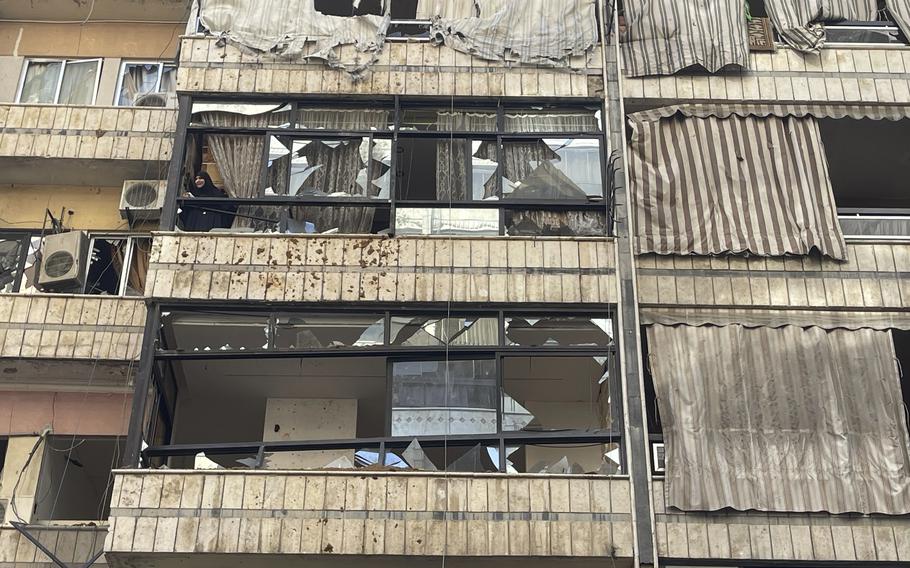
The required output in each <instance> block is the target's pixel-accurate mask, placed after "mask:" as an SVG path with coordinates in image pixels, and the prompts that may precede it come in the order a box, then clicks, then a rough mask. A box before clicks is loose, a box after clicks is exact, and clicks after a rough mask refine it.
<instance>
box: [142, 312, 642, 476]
mask: <svg viewBox="0 0 910 568" xmlns="http://www.w3.org/2000/svg"><path fill="white" fill-rule="evenodd" d="M159 309H160V311H159V312H158V313H159V314H167V313H169V312H185V313H194V312H195V313H205V314H212V313H218V314H226V315H227V314H238V315H255V314H260V315H261V314H263V313H264V311H263V310H251V309H243V308H242V307H238V306H230V305H218V304H216V305H212V304H197V303H193V304H169V305H162V306H160V308H159ZM267 313H268V314H269V317H268V320H269V322H275V321H276V318H277V316H278V314H282V315H284V314H288V313H299V314H313V315H339V316H345V315H374V314H375V315H379V314H382V316H383V321H384V326H385V327H384V335H385V340H384V345H383V346H380V347H357V348H340V349H339V348H319V349H293V350H290V349H289V350H277V349H266V350H260V351H252V350H250V351H247V350H244V351H239V350H238V351H198V352H197V351H192V352H184V351H178V350H174V349H166V348H165V349H163V348H162V342H163V337H162V335H161V330H162V329H163V328H162V327H159V331H158V334H157V339H156V349H155V353H154V364H153V366H152V367H153V369H152V374H151V375H152V376H151V378H152V382H151V385H150V387H151V392H152V393H153V400H152V401H151V402H152V409H153V410H152V411H151V412H150V413H148V414H147V415H146V416H145V417H137V416H134V417H133V420H134V421H137V420H142V421H143V423H142V424H138V426H140V427H141V431H142V432H145V433H146V436H148V438H147V439H149V440H151V439H154V437H155V436H156V435H157V433H159V432H160V433H162V434H163V437H165V438H169V437H170V435H171V433H172V431H173V420H174V418H175V416H174V414H175V408H176V400H177V399H178V398H179V396H180V395H179V391H178V389H177V385H176V382H175V381H173V380H170V381H168V375H170V376H171V377H173V369H170V370H169V369H168V367H169V366H171V365H172V364H173V363H174V362H175V361H193V360H197V361H198V360H238V359H278V358H283V359H287V358H296V359H302V358H331V357H344V358H349V357H386V373H385V381H386V385H385V388H386V400H385V404H386V408H385V412H386V425H385V432H384V436H381V437H372V438H352V439H345V440H300V441H286V442H261V441H256V442H230V443H208V444H165V445H151V444H150V445H149V447H147V448H145V449H144V450H142V452H141V458H142V464H143V465H146V466H148V465H149V464H151V463H152V461H153V460H156V459H158V460H161V459H166V458H169V457H187V456H194V455H196V454H198V453H199V452H205V454H206V455H237V454H254V455H256V456H257V461H258V463H259V464H260V465H261V464H262V463H264V462H263V460H264V456H265V454H266V453H273V452H292V451H307V450H341V449H352V450H360V449H378V451H379V459H378V462H379V463H380V464H383V463H385V456H386V455H387V453H388V452H389V451H392V450H403V449H405V448H406V447H407V446H408V445H409V444H410V443H411V442H412V441H413V440H415V439H416V440H418V442H419V443H420V444H421V446H422V447H424V448H441V447H453V448H454V447H462V448H464V447H473V446H476V445H478V444H481V445H484V446H488V447H497V448H498V450H499V460H500V463H499V464H498V465H499V471H500V472H506V465H507V464H506V462H507V456H506V447H507V446H514V445H523V444H532V445H533V444H545V445H548V446H549V445H557V446H560V445H561V446H567V447H569V446H572V445H593V444H609V443H616V444H619V445H620V448H621V447H622V438H623V436H622V428H623V426H622V425H623V409H622V404H620V403H619V401H621V400H622V397H621V396H620V393H621V383H620V380H619V361H618V359H617V357H618V350H617V345H616V338H617V337H618V335H617V326H616V319H615V316H614V315H613V314H614V313H615V306H613V305H600V306H594V307H593V309H592V307H591V306H585V307H584V309H582V308H581V306H564V307H559V308H552V307H546V308H542V307H535V306H529V307H526V308H525V307H518V306H507V307H486V308H485V307H470V308H465V309H459V310H457V311H454V310H453V311H451V312H449V311H447V310H446V309H445V308H444V307H443V308H440V307H436V306H408V305H373V306H369V307H356V308H351V307H350V306H349V305H341V304H338V305H330V306H324V305H323V306H320V307H318V308H313V309H300V308H299V306H297V307H290V306H288V307H278V306H273V307H272V308H270V310H269V311H268V312H267ZM601 314H602V315H603V316H605V317H608V318H609V319H610V320H611V321H612V323H613V329H612V333H613V335H612V337H613V338H614V341H613V343H611V344H610V345H609V346H605V347H598V348H593V347H590V346H580V347H558V346H540V347H523V346H514V345H508V343H507V342H506V335H505V318H507V317H510V316H524V317H535V316H536V317H553V316H565V317H581V318H590V319H597V318H593V317H592V315H601ZM420 315H427V316H435V317H466V316H472V317H496V318H497V321H498V324H499V327H498V330H499V334H498V335H499V338H498V345H490V346H453V345H449V346H446V345H441V346H438V347H436V346H433V347H396V346H391V345H389V343H390V325H389V324H390V322H391V318H393V317H401V316H415V317H416V316H420ZM157 319H158V321H162V320H161V319H160V317H159V318H157ZM272 335H273V334H272V332H271V331H270V332H269V337H270V339H269V343H270V344H272V342H273V338H272ZM165 347H166V346H165ZM604 356H606V357H608V358H609V359H608V365H609V366H608V372H609V379H608V380H609V389H610V392H611V393H615V394H613V395H612V399H613V403H612V404H611V405H610V419H611V420H610V423H611V424H612V427H611V428H610V429H609V430H597V431H592V430H565V431H542V432H529V431H504V430H503V427H502V416H503V407H502V399H503V395H505V394H506V390H505V388H504V383H503V359H507V358H509V357H604ZM440 360H447V361H459V360H460V361H464V360H487V361H495V368H496V392H497V396H496V401H497V402H496V405H497V407H496V413H497V431H496V433H491V434H469V435H465V434H457V435H431V436H392V432H391V416H392V412H391V410H392V408H391V407H392V365H393V363H395V362H414V361H440ZM136 396H140V394H139V393H137V395H136ZM156 417H158V418H161V419H162V420H156ZM620 456H621V459H620V467H621V470H623V471H624V468H625V465H626V464H625V457H624V452H623V451H621V452H620Z"/></svg>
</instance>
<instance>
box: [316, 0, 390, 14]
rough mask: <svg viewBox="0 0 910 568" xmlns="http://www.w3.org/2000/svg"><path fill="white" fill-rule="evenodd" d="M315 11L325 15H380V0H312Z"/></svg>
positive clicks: (381, 8)
mask: <svg viewBox="0 0 910 568" xmlns="http://www.w3.org/2000/svg"><path fill="white" fill-rule="evenodd" d="M313 1H314V5H315V8H316V11H317V12H319V13H320V14H325V15H326V16H347V17H350V16H371V15H372V16H381V15H382V13H383V2H382V0H313Z"/></svg>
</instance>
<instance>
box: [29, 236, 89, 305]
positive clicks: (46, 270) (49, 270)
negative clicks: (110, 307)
mask: <svg viewBox="0 0 910 568" xmlns="http://www.w3.org/2000/svg"><path fill="white" fill-rule="evenodd" d="M88 243H89V239H88V235H86V234H85V231H70V232H68V233H58V234H55V235H48V236H46V237H44V241H43V243H42V245H41V268H40V270H39V272H38V287H39V288H41V289H42V290H48V291H68V290H74V289H81V287H82V285H83V284H84V282H85V273H86V261H87V255H88Z"/></svg>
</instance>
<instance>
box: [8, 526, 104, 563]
mask: <svg viewBox="0 0 910 568" xmlns="http://www.w3.org/2000/svg"><path fill="white" fill-rule="evenodd" d="M10 524H11V525H12V526H13V528H14V529H16V530H17V531H19V532H20V533H21V534H22V536H24V537H25V538H27V539H28V540H29V542H31V543H32V544H34V545H35V547H36V548H37V549H38V550H40V551H41V552H43V553H44V554H45V555H46V556H47V557H48V558H50V559H51V562H53V563H54V564H56V565H57V566H59V567H60V568H71V567H70V566H69V565H67V564H66V563H65V562H63V561H62V560H60V559H59V558H57V556H56V555H55V554H54V553H53V552H51V551H50V550H49V549H48V548H47V547H46V546H44V545H43V544H42V543H41V541H39V540H38V539H37V538H35V537H34V536H33V535H32V534H31V533H30V532H28V530H27V528H26V527H27V526H28V525H26V524H25V523H20V522H18V521H10ZM103 554H104V547H103V546H102V547H101V549H100V550H98V551H96V552H95V554H94V555H93V556H92V557H91V558H90V559H89V560H88V561H87V562H86V563H85V564H81V565H80V568H89V566H91V565H92V564H94V563H95V562H97V561H98V559H99V558H101V556H102V555H103Z"/></svg>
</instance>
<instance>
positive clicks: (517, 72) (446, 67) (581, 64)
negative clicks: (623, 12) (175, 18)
mask: <svg viewBox="0 0 910 568" xmlns="http://www.w3.org/2000/svg"><path fill="white" fill-rule="evenodd" d="M182 41H183V43H182V45H181V48H180V54H181V58H180V69H179V70H178V72H177V90H178V91H181V92H192V93H231V94H234V93H249V94H253V93H257V94H266V93H273V94H293V95H295V96H301V95H306V94H311V95H315V94H332V93H339V94H342V93H343V94H365V95H428V96H432V95H435V96H440V95H443V96H448V95H458V96H473V97H501V96H509V97H513V96H525V97H596V96H599V92H602V91H603V75H602V73H603V71H602V68H603V63H602V58H601V51H600V47H599V46H597V47H596V48H595V49H593V50H591V52H590V54H589V55H588V56H587V57H584V56H580V57H577V58H572V59H571V60H570V62H569V65H570V67H571V68H573V69H577V70H578V71H573V72H569V71H559V70H554V69H546V68H538V67H532V66H525V67H522V66H514V65H513V66H506V65H504V64H503V65H498V64H496V63H495V62H488V61H485V60H481V59H478V58H474V57H472V56H470V55H468V54H464V53H459V52H456V51H455V50H454V49H451V48H448V47H445V46H436V45H434V44H432V43H429V42H418V41H413V42H405V43H393V42H389V43H387V44H386V45H385V47H384V48H383V50H382V52H381V53H380V54H379V59H378V60H377V61H376V62H375V63H374V64H373V65H371V66H370V68H369V71H368V73H367V74H366V77H365V78H364V79H363V80H359V81H355V80H353V79H352V78H351V76H350V74H349V73H347V72H345V71H340V70H337V69H331V68H329V67H328V66H326V65H325V64H324V63H322V62H319V61H315V62H312V63H304V62H300V61H278V60H275V59H274V58H269V57H268V56H266V57H262V56H259V55H256V54H254V53H251V52H249V51H242V50H240V49H239V48H238V47H237V46H235V45H232V44H230V43H227V44H224V42H219V41H218V38H217V37H204V36H193V37H185V38H183V40H182ZM219 43H220V45H219ZM338 52H339V57H340V59H341V60H343V61H351V60H354V59H355V57H356V55H355V50H354V47H353V46H342V47H339V48H338ZM360 57H362V58H363V57H368V56H365V55H362V54H361V55H360Z"/></svg>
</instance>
